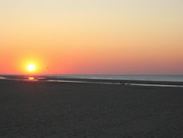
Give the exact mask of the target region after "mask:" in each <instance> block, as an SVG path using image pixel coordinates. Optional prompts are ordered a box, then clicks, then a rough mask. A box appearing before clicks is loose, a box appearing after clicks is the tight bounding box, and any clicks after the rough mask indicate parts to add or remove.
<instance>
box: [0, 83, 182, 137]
mask: <svg viewBox="0 0 183 138" xmlns="http://www.w3.org/2000/svg"><path fill="white" fill-rule="evenodd" d="M0 109H1V112H0V137H61V138H72V137H74V138H75V137H78V138H107V137H109V138H118V137H119V138H182V137H183V88H178V87H177V88H176V87H150V86H148V87H147V86H130V85H115V84H112V85H108V84H97V83H72V82H46V81H14V80H0Z"/></svg>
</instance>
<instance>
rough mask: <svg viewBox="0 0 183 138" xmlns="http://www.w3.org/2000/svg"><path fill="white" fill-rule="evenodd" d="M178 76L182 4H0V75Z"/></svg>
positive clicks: (130, 0) (112, 0) (23, 0)
mask: <svg viewBox="0 0 183 138" xmlns="http://www.w3.org/2000/svg"><path fill="white" fill-rule="evenodd" d="M32 62H33V63H35V64H36V66H37V72H36V73H38V74H183V0H0V74H26V73H28V72H27V71H26V67H25V66H26V65H27V64H29V63H32Z"/></svg>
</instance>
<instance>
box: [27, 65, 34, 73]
mask: <svg viewBox="0 0 183 138" xmlns="http://www.w3.org/2000/svg"><path fill="white" fill-rule="evenodd" d="M27 70H28V71H29V72H34V71H35V70H36V65H35V64H28V65H27Z"/></svg>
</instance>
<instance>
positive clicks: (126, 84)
mask: <svg viewBox="0 0 183 138" xmlns="http://www.w3.org/2000/svg"><path fill="white" fill-rule="evenodd" d="M47 81H48V82H60V83H64V82H65V83H69V82H70V83H87V84H106V85H125V86H145V87H169V88H183V85H169V84H142V83H112V82H94V81H73V80H47Z"/></svg>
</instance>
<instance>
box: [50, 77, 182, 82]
mask: <svg viewBox="0 0 183 138" xmlns="http://www.w3.org/2000/svg"><path fill="white" fill-rule="evenodd" d="M52 76H54V77H56V78H78V79H110V80H145V81H173V82H183V75H52Z"/></svg>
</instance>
